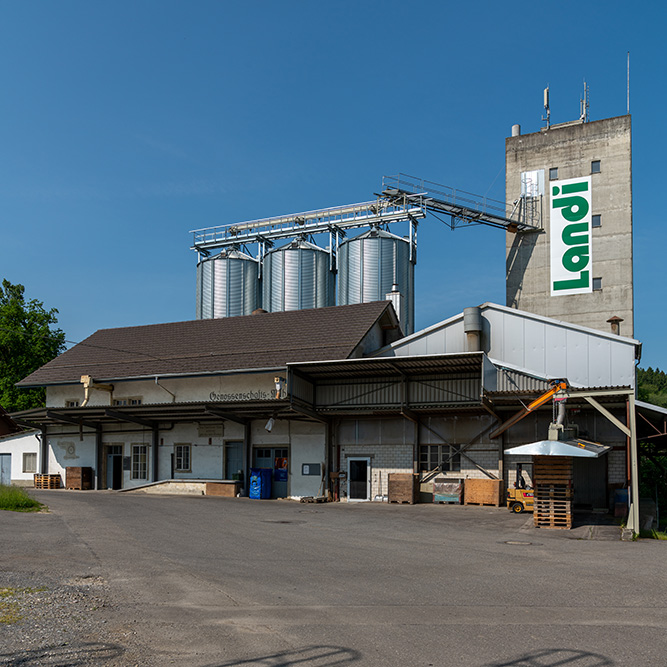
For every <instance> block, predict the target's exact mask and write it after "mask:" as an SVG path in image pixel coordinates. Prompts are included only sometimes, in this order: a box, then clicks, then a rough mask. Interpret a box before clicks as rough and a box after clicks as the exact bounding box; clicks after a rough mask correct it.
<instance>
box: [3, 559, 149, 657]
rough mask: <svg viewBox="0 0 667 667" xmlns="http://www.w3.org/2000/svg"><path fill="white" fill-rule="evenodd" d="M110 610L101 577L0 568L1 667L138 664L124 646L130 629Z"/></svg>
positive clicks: (107, 589)
mask: <svg viewBox="0 0 667 667" xmlns="http://www.w3.org/2000/svg"><path fill="white" fill-rule="evenodd" d="M113 612H114V605H113V604H112V602H111V598H110V594H109V587H108V585H107V583H106V581H105V580H104V579H102V578H101V577H96V576H83V577H76V578H70V579H63V580H56V579H54V578H50V577H46V576H39V575H35V574H25V573H17V572H2V571H0V665H3V666H4V665H11V666H19V665H21V666H23V667H28V666H32V665H51V666H61V667H66V666H67V667H75V666H77V665H97V664H99V665H119V666H120V665H123V666H125V665H135V664H140V663H139V662H137V661H136V659H133V656H132V655H130V653H132V652H129V651H128V649H127V646H126V645H125V646H124V645H123V644H125V641H123V640H125V639H127V638H128V637H129V636H130V635H132V634H133V633H132V631H131V630H128V629H127V628H122V627H119V626H118V625H117V623H115V622H114V613H113ZM119 640H120V641H119ZM121 642H122V643H121ZM135 658H136V656H135ZM141 663H143V661H141ZM143 664H145V663H143Z"/></svg>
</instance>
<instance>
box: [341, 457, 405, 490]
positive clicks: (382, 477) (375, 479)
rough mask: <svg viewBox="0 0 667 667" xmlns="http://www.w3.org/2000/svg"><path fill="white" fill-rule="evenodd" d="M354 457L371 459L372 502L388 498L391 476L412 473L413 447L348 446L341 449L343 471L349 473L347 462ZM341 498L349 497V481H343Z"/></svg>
mask: <svg viewBox="0 0 667 667" xmlns="http://www.w3.org/2000/svg"><path fill="white" fill-rule="evenodd" d="M354 456H368V457H370V459H371V470H370V474H371V500H373V499H374V498H376V497H381V496H386V495H387V489H388V484H389V474H390V473H394V472H401V473H411V472H412V465H413V464H412V445H346V446H345V447H341V469H342V470H343V471H344V472H347V460H348V458H350V457H354ZM340 492H341V498H342V497H343V495H344V496H345V497H347V480H344V481H341V485H340Z"/></svg>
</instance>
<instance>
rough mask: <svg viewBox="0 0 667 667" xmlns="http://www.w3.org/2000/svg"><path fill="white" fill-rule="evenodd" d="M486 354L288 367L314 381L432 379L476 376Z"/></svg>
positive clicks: (343, 361)
mask: <svg viewBox="0 0 667 667" xmlns="http://www.w3.org/2000/svg"><path fill="white" fill-rule="evenodd" d="M483 357H484V353H483V352H466V353H464V354H434V355H423V356H418V357H364V358H363V359H346V360H339V361H325V362H308V363H292V364H288V367H289V368H291V369H293V370H295V371H298V372H299V373H301V374H304V375H307V376H308V377H309V378H310V379H312V380H326V379H344V378H350V379H355V378H362V377H369V376H372V377H374V378H377V377H401V376H403V375H410V376H415V375H420V374H423V375H432V374H436V373H443V374H447V375H452V374H459V373H460V374H475V375H476V376H479V375H480V374H481V370H482V360H483Z"/></svg>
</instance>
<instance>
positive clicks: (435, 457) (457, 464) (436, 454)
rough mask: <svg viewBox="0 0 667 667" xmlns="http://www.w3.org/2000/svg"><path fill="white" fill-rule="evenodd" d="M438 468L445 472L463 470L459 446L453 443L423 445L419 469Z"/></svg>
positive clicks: (420, 452)
mask: <svg viewBox="0 0 667 667" xmlns="http://www.w3.org/2000/svg"><path fill="white" fill-rule="evenodd" d="M436 468H439V469H440V470H442V471H443V472H449V471H457V470H461V454H460V453H459V448H458V447H457V446H453V445H421V446H420V448H419V471H420V472H428V471H429V470H435V469H436Z"/></svg>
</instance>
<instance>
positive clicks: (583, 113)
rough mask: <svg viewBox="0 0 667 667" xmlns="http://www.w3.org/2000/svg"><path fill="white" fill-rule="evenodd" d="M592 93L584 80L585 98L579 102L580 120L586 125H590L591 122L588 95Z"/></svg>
mask: <svg viewBox="0 0 667 667" xmlns="http://www.w3.org/2000/svg"><path fill="white" fill-rule="evenodd" d="M589 92H590V89H589V87H588V84H587V83H586V79H584V96H583V97H582V98H581V99H580V100H579V120H582V121H583V122H584V123H588V121H589V115H588V111H589V102H588V94H589Z"/></svg>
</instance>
